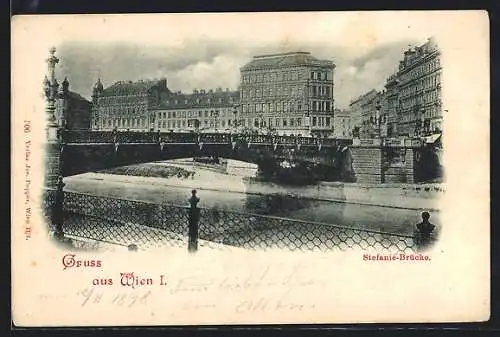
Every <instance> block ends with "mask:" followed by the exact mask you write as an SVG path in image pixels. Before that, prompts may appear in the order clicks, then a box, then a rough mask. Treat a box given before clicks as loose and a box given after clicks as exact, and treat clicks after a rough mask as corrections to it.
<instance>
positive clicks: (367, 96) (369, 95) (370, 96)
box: [349, 89, 380, 105]
mask: <svg viewBox="0 0 500 337" xmlns="http://www.w3.org/2000/svg"><path fill="white" fill-rule="evenodd" d="M379 94H380V93H379V92H378V91H377V90H375V89H371V90H370V91H368V92H366V93H364V94H363V95H361V96H358V97H356V98H354V99H353V100H352V101H351V103H349V105H352V104H355V103H358V102H362V101H368V100H372V99H373V98H375V97H376V96H378V95H379Z"/></svg>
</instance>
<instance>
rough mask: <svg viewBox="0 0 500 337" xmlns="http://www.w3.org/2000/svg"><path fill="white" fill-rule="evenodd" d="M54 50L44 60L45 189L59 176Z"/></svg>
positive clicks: (55, 185) (56, 61)
mask: <svg viewBox="0 0 500 337" xmlns="http://www.w3.org/2000/svg"><path fill="white" fill-rule="evenodd" d="M55 52H56V49H55V48H54V47H52V48H51V49H50V50H49V53H50V56H49V58H48V59H47V60H46V62H47V64H48V70H49V72H48V75H49V77H47V76H45V79H44V93H45V100H46V106H45V114H46V127H45V150H46V155H45V158H46V161H45V187H48V188H56V187H57V183H58V180H59V175H60V172H61V171H60V157H61V151H60V139H59V125H58V124H57V121H56V116H55V110H56V98H57V94H58V88H59V84H58V83H57V80H56V78H55V66H56V64H57V63H59V59H58V58H57V57H56V56H55V55H54V54H55Z"/></svg>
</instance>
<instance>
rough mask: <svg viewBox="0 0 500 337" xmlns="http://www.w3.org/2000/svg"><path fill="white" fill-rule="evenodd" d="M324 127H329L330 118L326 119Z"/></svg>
mask: <svg viewBox="0 0 500 337" xmlns="http://www.w3.org/2000/svg"><path fill="white" fill-rule="evenodd" d="M326 126H330V117H326Z"/></svg>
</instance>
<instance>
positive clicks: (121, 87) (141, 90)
mask: <svg viewBox="0 0 500 337" xmlns="http://www.w3.org/2000/svg"><path fill="white" fill-rule="evenodd" d="M166 81H167V80H166V79H163V80H146V81H142V80H141V81H137V82H132V81H128V82H127V81H118V82H115V83H113V84H112V85H111V86H109V87H107V88H106V89H104V91H103V92H102V94H101V95H100V96H101V97H103V96H126V95H142V94H147V93H148V92H149V90H150V89H151V88H153V87H155V86H164V88H163V89H164V90H168V89H167V82H166Z"/></svg>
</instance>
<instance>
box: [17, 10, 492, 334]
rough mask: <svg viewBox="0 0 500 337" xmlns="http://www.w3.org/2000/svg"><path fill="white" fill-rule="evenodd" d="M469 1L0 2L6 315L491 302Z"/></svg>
mask: <svg viewBox="0 0 500 337" xmlns="http://www.w3.org/2000/svg"><path fill="white" fill-rule="evenodd" d="M488 23H489V20H488V14H487V13H486V12H485V11H368V12H279V13H278V12H276V13H272V12H267V13H190V14H188V13H184V14H130V15H118V14H116V15H43V16H41V15H33V16H15V17H14V18H13V19H12V103H13V104H12V112H11V124H12V149H13V151H12V159H13V160H12V167H11V170H12V171H11V172H12V201H13V202H12V211H13V212H12V214H13V215H12V223H11V235H12V247H11V249H12V264H11V265H12V315H13V316H12V317H13V323H14V324H15V325H16V326H20V327H30V326H41V327H48V326H52V327H54V326H56V327H62V326H76V327H81V326H135V325H140V326H160V325H168V326H185V325H232V324H238V325H253V324H259V325H260V324H320V323H321V324H329V323H333V324H335V323H428V322H439V323H446V322H479V321H486V320H488V319H489V315H490V270H489V266H490V259H489V256H490V246H489V243H490V232H489V226H490V223H489V221H490V219H489V203H490V200H489V109H490V107H489V90H490V89H489V85H490V84H489V25H488Z"/></svg>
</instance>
